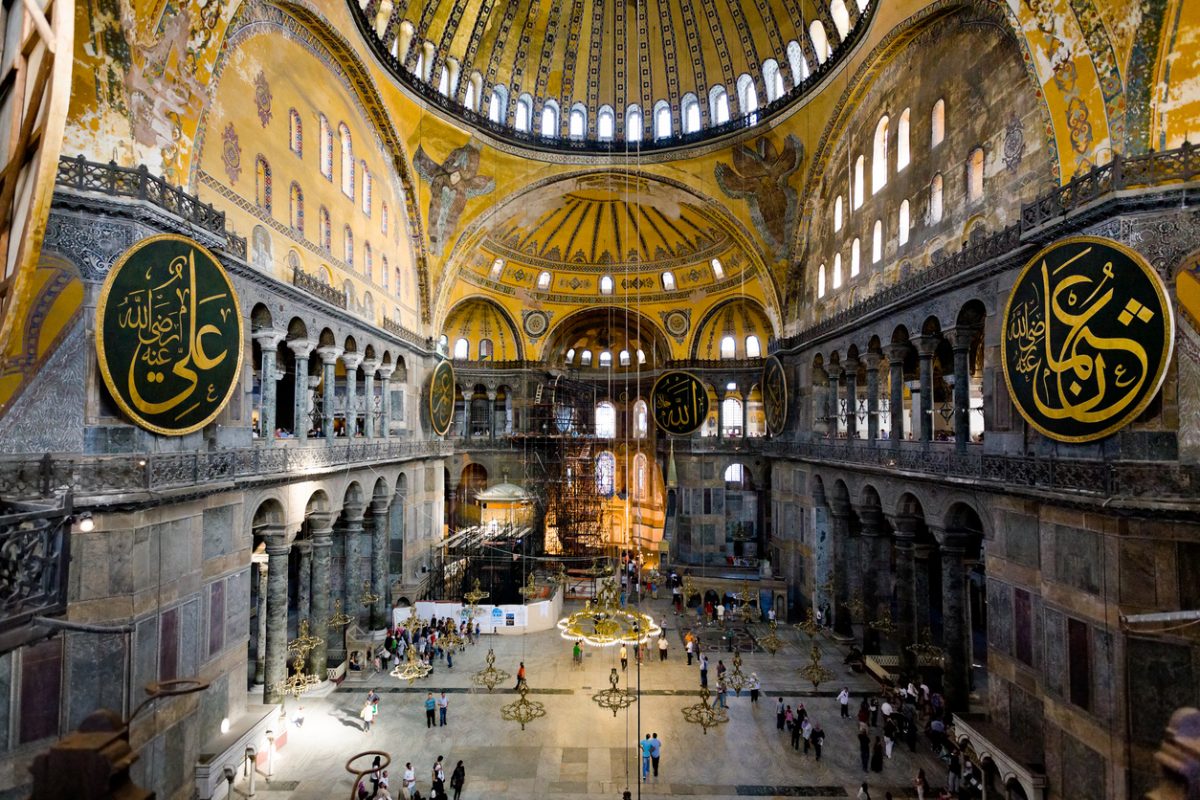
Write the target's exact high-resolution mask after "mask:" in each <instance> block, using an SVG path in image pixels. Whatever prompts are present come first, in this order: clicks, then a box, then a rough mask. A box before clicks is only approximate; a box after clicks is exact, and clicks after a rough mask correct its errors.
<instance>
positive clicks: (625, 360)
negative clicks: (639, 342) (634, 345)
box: [617, 350, 633, 367]
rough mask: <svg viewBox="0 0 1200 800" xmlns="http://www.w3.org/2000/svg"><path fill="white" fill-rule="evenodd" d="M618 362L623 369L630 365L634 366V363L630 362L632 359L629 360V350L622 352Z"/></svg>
mask: <svg viewBox="0 0 1200 800" xmlns="http://www.w3.org/2000/svg"><path fill="white" fill-rule="evenodd" d="M617 362H618V363H619V364H620V365H621V366H622V367H628V366H629V365H630V364H632V363H633V362H632V361H631V360H630V358H629V351H628V350H622V351H621V354H620V355H619V356H618V357H617Z"/></svg>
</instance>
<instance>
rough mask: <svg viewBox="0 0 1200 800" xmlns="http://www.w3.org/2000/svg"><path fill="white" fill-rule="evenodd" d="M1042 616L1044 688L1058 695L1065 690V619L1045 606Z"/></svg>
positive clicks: (1061, 694)
mask: <svg viewBox="0 0 1200 800" xmlns="http://www.w3.org/2000/svg"><path fill="white" fill-rule="evenodd" d="M1042 616H1043V626H1044V627H1043V631H1044V636H1045V638H1044V639H1043V644H1042V648H1043V658H1044V659H1045V661H1044V663H1045V668H1044V673H1045V678H1046V680H1045V684H1044V685H1045V687H1046V690H1047V691H1048V692H1050V693H1052V694H1054V695H1057V696H1058V697H1062V696H1063V693H1064V691H1065V681H1066V674H1067V644H1066V630H1065V628H1066V619H1065V617H1063V615H1062V614H1060V613H1059V612H1058V611H1055V610H1053V609H1049V608H1047V609H1046V610H1045V613H1044V614H1043V615H1042Z"/></svg>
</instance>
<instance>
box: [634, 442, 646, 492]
mask: <svg viewBox="0 0 1200 800" xmlns="http://www.w3.org/2000/svg"><path fill="white" fill-rule="evenodd" d="M633 475H634V479H633V494H634V497H637V498H638V499H639V500H641V499H643V498H645V497H646V457H645V456H644V455H642V454H641V453H638V454H637V455H636V456H634V459H633Z"/></svg>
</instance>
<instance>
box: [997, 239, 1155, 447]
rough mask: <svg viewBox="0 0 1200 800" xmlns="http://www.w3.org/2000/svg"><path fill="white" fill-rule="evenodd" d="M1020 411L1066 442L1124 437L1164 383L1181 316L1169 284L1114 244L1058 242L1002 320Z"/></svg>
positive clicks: (1032, 267) (1019, 287)
mask: <svg viewBox="0 0 1200 800" xmlns="http://www.w3.org/2000/svg"><path fill="white" fill-rule="evenodd" d="M1001 326H1002V327H1001V332H1002V337H1003V347H1002V353H1003V363H1004V380H1005V383H1007V384H1008V391H1009V394H1010V395H1011V397H1012V400H1013V403H1014V404H1015V405H1016V407H1017V410H1018V411H1020V412H1021V416H1023V417H1024V418H1025V419H1026V421H1028V422H1029V424H1030V425H1032V426H1033V427H1034V428H1036V429H1037V430H1038V431H1040V432H1041V433H1043V434H1044V435H1046V436H1049V437H1050V438H1051V439H1056V440H1058V441H1060V442H1090V441H1093V440H1095V439H1101V438H1103V437H1105V436H1109V435H1111V434H1113V433H1116V432H1117V431H1118V430H1120V429H1121V428H1123V427H1124V426H1125V425H1127V424H1129V422H1130V421H1132V420H1133V419H1135V418H1136V417H1137V416H1138V415H1139V414H1141V413H1142V411H1143V410H1144V409H1145V408H1146V406H1147V404H1149V403H1150V401H1151V400H1152V399H1153V398H1154V395H1155V394H1156V393H1157V392H1158V389H1159V387H1160V386H1161V385H1162V381H1163V376H1164V375H1165V374H1166V370H1167V365H1168V363H1169V362H1170V358H1171V348H1172V346H1173V344H1174V341H1175V319H1174V316H1173V312H1172V309H1171V304H1170V302H1169V301H1168V300H1167V295H1166V289H1165V287H1164V286H1163V282H1162V280H1161V279H1160V278H1159V276H1158V274H1157V273H1156V272H1155V271H1154V268H1153V267H1151V266H1150V265H1149V264H1148V263H1147V262H1146V260H1145V259H1144V258H1142V257H1141V256H1140V255H1139V254H1138V253H1136V252H1134V251H1133V250H1130V249H1129V248H1127V247H1124V246H1122V245H1120V244H1118V243H1116V242H1113V241H1111V240H1109V239H1101V238H1097V237H1091V236H1080V237H1073V238H1068V239H1063V240H1061V241H1058V242H1055V243H1054V244H1052V245H1050V246H1049V247H1047V248H1046V249H1044V250H1042V251H1041V252H1040V253H1038V254H1037V255H1036V256H1034V257H1033V259H1032V260H1031V261H1030V262H1029V263H1028V264H1026V265H1025V268H1024V269H1023V270H1022V271H1021V274H1020V276H1019V277H1018V278H1017V282H1016V284H1015V285H1014V286H1013V289H1012V293H1011V294H1010V295H1009V297H1008V303H1007V304H1006V305H1005V307H1004V316H1003V317H1002V319H1001Z"/></svg>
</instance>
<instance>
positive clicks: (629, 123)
mask: <svg viewBox="0 0 1200 800" xmlns="http://www.w3.org/2000/svg"><path fill="white" fill-rule="evenodd" d="M641 140H642V107H641V106H639V105H638V104H637V103H633V104H631V105H630V106H629V108H627V109H625V141H627V142H640V141H641Z"/></svg>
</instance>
